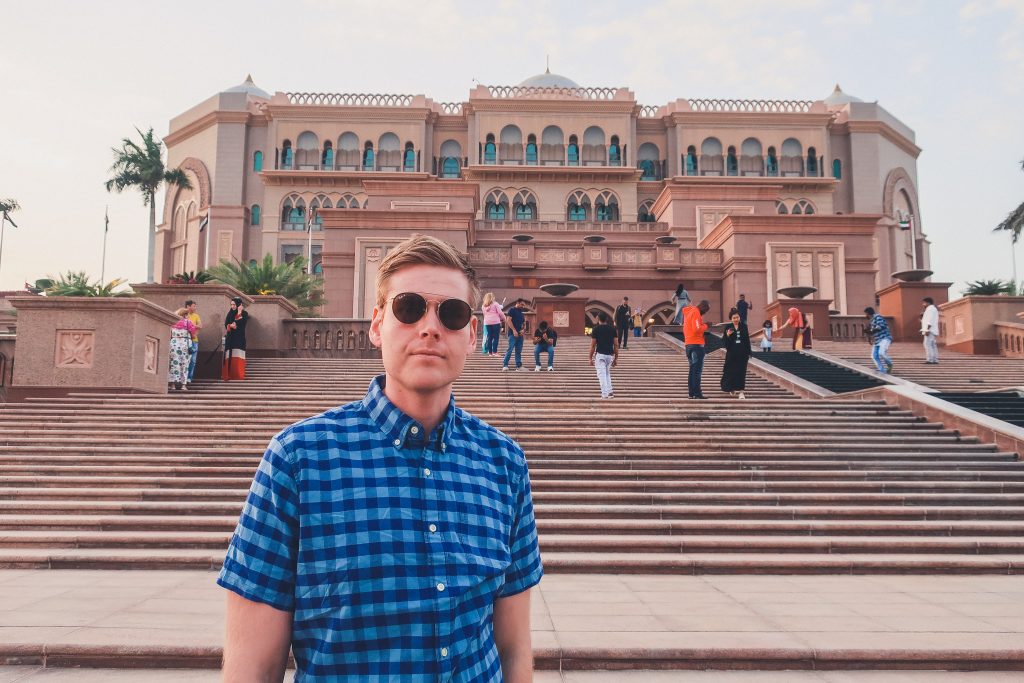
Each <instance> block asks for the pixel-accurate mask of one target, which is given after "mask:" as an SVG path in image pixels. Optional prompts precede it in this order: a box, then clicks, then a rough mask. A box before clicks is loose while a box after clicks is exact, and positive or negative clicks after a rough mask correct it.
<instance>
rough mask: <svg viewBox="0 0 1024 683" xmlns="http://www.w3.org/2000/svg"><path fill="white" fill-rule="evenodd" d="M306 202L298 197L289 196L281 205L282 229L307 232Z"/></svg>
mask: <svg viewBox="0 0 1024 683" xmlns="http://www.w3.org/2000/svg"><path fill="white" fill-rule="evenodd" d="M305 221H306V201H305V200H304V199H302V197H299V196H298V195H289V196H288V197H287V198H286V199H285V200H284V204H282V205H281V229H282V230H305V229H306V225H305Z"/></svg>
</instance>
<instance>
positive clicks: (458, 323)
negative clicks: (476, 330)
mask: <svg viewBox="0 0 1024 683" xmlns="http://www.w3.org/2000/svg"><path fill="white" fill-rule="evenodd" d="M437 317H438V318H440V319H441V324H442V325H444V326H445V327H447V328H448V329H449V330H453V331H454V330H461V329H462V328H463V327H465V326H466V325H468V324H469V319H470V318H472V317H473V309H471V308H470V307H469V304H467V303H466V302H465V301H462V300H460V299H445V300H444V301H442V302H441V305H440V306H438V307H437Z"/></svg>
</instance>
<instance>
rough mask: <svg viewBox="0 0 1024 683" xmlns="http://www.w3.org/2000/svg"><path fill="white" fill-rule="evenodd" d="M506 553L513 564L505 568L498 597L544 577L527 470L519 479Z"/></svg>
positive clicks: (509, 594) (524, 588) (512, 593)
mask: <svg viewBox="0 0 1024 683" xmlns="http://www.w3.org/2000/svg"><path fill="white" fill-rule="evenodd" d="M509 552H510V554H511V556H512V563H511V564H510V565H509V567H508V569H507V570H506V571H505V584H504V585H503V586H502V587H501V589H500V590H499V591H498V597H501V598H507V597H509V596H511V595H516V594H517V593H522V592H523V591H525V590H526V589H528V588H532V587H533V586H536V585H537V584H538V583H540V579H541V577H542V576H544V568H543V567H542V566H541V561H540V547H539V546H538V544H537V523H536V520H535V519H534V517H533V496H532V494H531V492H530V475H529V472H524V473H523V476H522V479H521V480H520V482H519V487H518V494H517V496H516V508H515V520H514V521H513V523H512V533H511V537H510V540H509Z"/></svg>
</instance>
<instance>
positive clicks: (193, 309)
mask: <svg viewBox="0 0 1024 683" xmlns="http://www.w3.org/2000/svg"><path fill="white" fill-rule="evenodd" d="M186 308H187V309H188V312H189V313H195V312H196V305H195V304H194V303H191V304H189V305H188V306H186Z"/></svg>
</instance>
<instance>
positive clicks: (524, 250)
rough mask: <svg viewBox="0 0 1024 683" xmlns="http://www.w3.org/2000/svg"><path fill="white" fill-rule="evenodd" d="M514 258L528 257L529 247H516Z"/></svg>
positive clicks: (524, 258)
mask: <svg viewBox="0 0 1024 683" xmlns="http://www.w3.org/2000/svg"><path fill="white" fill-rule="evenodd" d="M516 258H517V259H523V260H526V259H528V258H530V248H529V247H516Z"/></svg>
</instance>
